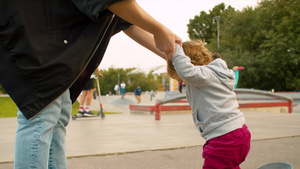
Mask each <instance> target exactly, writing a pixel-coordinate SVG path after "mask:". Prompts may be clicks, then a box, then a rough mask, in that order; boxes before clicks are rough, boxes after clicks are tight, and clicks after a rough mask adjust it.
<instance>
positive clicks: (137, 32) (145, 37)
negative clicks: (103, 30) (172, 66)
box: [123, 25, 167, 59]
mask: <svg viewBox="0 0 300 169" xmlns="http://www.w3.org/2000/svg"><path fill="white" fill-rule="evenodd" d="M123 32H124V33H125V34H126V35H127V36H129V37H130V38H131V39H133V40H134V41H136V42H137V43H139V44H140V45H142V46H144V47H145V48H147V49H149V50H150V51H152V52H153V53H155V54H157V55H158V56H160V57H162V58H163V59H167V55H166V53H164V52H162V51H160V50H159V49H158V48H156V46H155V41H154V38H153V35H152V34H150V33H149V32H146V31H145V30H143V29H141V28H139V27H137V26H135V25H132V26H130V27H129V28H128V29H126V30H123Z"/></svg>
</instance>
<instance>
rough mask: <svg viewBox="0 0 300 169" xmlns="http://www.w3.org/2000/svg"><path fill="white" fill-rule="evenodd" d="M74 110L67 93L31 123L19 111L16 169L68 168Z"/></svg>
mask: <svg viewBox="0 0 300 169" xmlns="http://www.w3.org/2000/svg"><path fill="white" fill-rule="evenodd" d="M71 110H72V102H71V100H70V93H69V90H67V91H66V92H65V93H64V94H63V95H62V96H60V97H59V98H57V99H56V100H55V101H54V102H53V103H52V104H50V105H49V106H48V107H47V108H45V110H43V111H42V112H41V113H40V114H39V115H38V116H37V117H35V118H34V119H31V120H27V119H26V118H25V117H24V116H23V114H22V112H20V111H19V112H18V119H17V121H18V127H17V134H16V141H15V160H14V167H15V169H29V168H38V169H47V168H49V169H66V168H67V159H66V145H65V140H66V129H65V127H66V126H67V125H68V123H69V120H70V116H71Z"/></svg>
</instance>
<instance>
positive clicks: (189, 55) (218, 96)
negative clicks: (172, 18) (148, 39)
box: [167, 41, 251, 169]
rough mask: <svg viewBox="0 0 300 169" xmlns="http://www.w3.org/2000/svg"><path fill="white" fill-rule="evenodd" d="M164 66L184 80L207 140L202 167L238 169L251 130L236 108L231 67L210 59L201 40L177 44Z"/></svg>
mask: <svg viewBox="0 0 300 169" xmlns="http://www.w3.org/2000/svg"><path fill="white" fill-rule="evenodd" d="M167 69H168V73H169V75H170V76H171V77H172V78H174V79H177V80H178V81H183V82H185V83H186V84H187V88H186V95H187V99H188V101H189V104H190V105H191V108H192V112H193V120H194V123H195V125H196V127H197V129H198V130H199V131H200V133H201V136H202V137H204V139H205V140H206V143H205V145H204V146H203V154H202V156H203V158H204V164H203V168H218V169H219V168H231V169H232V168H234V169H239V168H240V167H239V165H240V164H241V163H242V162H243V161H244V160H245V158H246V156H247V154H248V152H249V149H250V138H251V134H250V132H249V130H248V129H247V126H246V125H245V118H244V115H243V113H242V112H240V110H238V107H239V105H238V102H237V99H236V95H235V93H234V92H233V88H234V83H235V81H234V73H233V71H232V70H229V69H228V68H227V64H226V62H225V61H224V60H222V59H216V60H213V58H212V57H211V54H210V51H209V50H208V49H206V48H205V47H204V44H203V43H202V42H201V41H189V42H184V43H183V46H182V47H181V46H180V45H178V44H176V52H175V55H174V57H173V58H172V60H168V68H167Z"/></svg>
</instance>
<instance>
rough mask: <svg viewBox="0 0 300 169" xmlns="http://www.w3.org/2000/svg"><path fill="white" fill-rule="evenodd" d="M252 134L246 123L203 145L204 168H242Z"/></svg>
mask: <svg viewBox="0 0 300 169" xmlns="http://www.w3.org/2000/svg"><path fill="white" fill-rule="evenodd" d="M250 139H251V134H250V132H249V130H248V128H247V126H246V125H244V126H243V127H242V128H239V129H236V130H234V131H232V132H230V133H227V134H225V135H223V136H219V137H216V138H213V139H210V140H208V141H207V142H206V143H205V144H204V146H203V153H202V157H203V158H204V164H203V168H204V169H240V166H239V165H240V164H241V163H242V162H243V161H245V159H246V156H247V155H248V152H249V150H250Z"/></svg>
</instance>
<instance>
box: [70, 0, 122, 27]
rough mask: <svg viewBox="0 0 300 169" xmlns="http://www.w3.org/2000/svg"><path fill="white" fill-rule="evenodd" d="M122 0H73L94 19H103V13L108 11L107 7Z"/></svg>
mask: <svg viewBox="0 0 300 169" xmlns="http://www.w3.org/2000/svg"><path fill="white" fill-rule="evenodd" d="M119 1H121V0H72V2H73V3H74V4H75V6H76V7H77V8H78V9H79V10H80V11H81V12H83V13H85V14H86V15H87V16H88V17H89V18H91V19H92V20H93V21H95V22H97V21H99V20H101V17H102V14H101V13H108V12H110V11H108V10H107V8H108V7H109V6H110V5H112V4H113V3H116V2H119Z"/></svg>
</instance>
